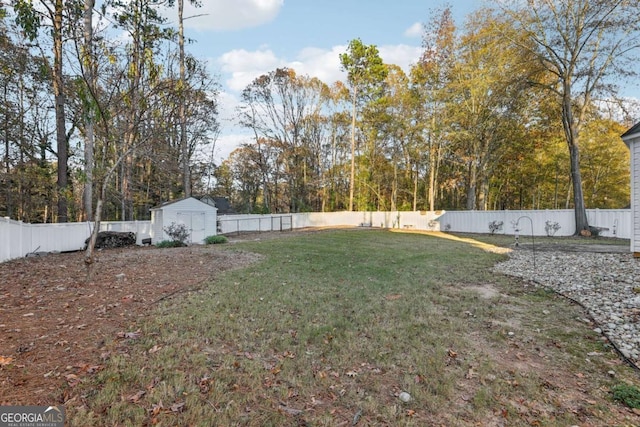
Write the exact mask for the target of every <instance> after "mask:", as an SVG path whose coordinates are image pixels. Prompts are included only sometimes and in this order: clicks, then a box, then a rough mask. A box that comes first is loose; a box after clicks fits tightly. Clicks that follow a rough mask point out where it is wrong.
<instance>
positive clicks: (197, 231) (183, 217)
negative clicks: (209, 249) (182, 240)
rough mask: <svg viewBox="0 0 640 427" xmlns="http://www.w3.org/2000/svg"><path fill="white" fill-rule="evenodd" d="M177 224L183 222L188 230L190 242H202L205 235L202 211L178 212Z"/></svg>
mask: <svg viewBox="0 0 640 427" xmlns="http://www.w3.org/2000/svg"><path fill="white" fill-rule="evenodd" d="M176 219H177V221H178V224H184V225H186V226H187V229H188V230H189V232H190V235H189V242H190V243H202V241H203V240H204V238H205V237H207V236H205V228H204V212H178V215H177V218H176Z"/></svg>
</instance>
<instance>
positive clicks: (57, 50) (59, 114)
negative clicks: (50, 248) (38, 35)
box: [53, 0, 68, 222]
mask: <svg viewBox="0 0 640 427" xmlns="http://www.w3.org/2000/svg"><path fill="white" fill-rule="evenodd" d="M62 12H63V3H62V0H56V2H55V10H54V16H53V94H54V103H55V111H56V143H57V151H58V182H57V188H58V222H67V216H68V207H67V159H68V154H67V132H66V129H65V113H64V103H65V99H64V83H63V80H62V19H63V14H62Z"/></svg>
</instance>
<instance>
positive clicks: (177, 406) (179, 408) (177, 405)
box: [169, 402, 186, 413]
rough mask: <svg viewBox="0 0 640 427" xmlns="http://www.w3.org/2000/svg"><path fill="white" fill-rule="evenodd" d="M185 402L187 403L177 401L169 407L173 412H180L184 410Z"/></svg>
mask: <svg viewBox="0 0 640 427" xmlns="http://www.w3.org/2000/svg"><path fill="white" fill-rule="evenodd" d="M185 403H186V402H176V403H174V404H173V405H171V406H170V407H169V409H170V410H171V412H176V413H178V412H182V411H184V405H185Z"/></svg>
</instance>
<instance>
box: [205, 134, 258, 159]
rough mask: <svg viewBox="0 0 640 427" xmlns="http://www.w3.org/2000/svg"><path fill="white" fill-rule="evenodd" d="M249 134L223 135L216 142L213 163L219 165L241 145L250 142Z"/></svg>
mask: <svg viewBox="0 0 640 427" xmlns="http://www.w3.org/2000/svg"><path fill="white" fill-rule="evenodd" d="M252 141H253V139H252V137H251V135H250V134H242V133H231V134H225V135H222V136H220V138H218V141H216V149H215V153H214V155H213V158H214V163H215V164H217V165H220V164H221V163H222V161H223V160H225V159H228V158H229V155H230V154H231V153H232V152H233V151H234V150H235V149H236V148H238V147H240V145H241V144H243V143H247V142H249V143H250V142H252Z"/></svg>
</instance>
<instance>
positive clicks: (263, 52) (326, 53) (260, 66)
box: [216, 44, 422, 92]
mask: <svg viewBox="0 0 640 427" xmlns="http://www.w3.org/2000/svg"><path fill="white" fill-rule="evenodd" d="M346 49H347V47H346V46H344V45H338V46H334V47H332V48H331V49H321V48H316V47H307V48H304V49H302V50H301V51H299V52H298V54H297V55H296V57H295V58H293V59H288V58H279V57H277V56H276V54H275V53H274V52H273V51H272V50H270V49H268V48H267V47H264V48H262V49H259V50H255V51H247V50H244V49H236V50H232V51H229V52H227V53H225V54H223V55H222V56H220V57H219V58H218V59H217V60H216V62H217V63H218V65H219V66H220V68H221V70H222V74H223V76H224V77H223V78H224V79H225V84H226V86H227V88H228V89H229V90H231V91H235V92H240V91H242V90H243V89H244V88H246V87H247V85H249V84H250V83H251V82H252V81H253V80H254V79H255V78H256V77H259V76H261V75H262V74H266V73H269V72H271V71H273V70H275V69H276V68H279V67H288V68H291V69H293V70H295V71H296V73H298V74H299V75H308V76H311V77H317V78H319V79H320V80H322V81H323V82H325V83H327V84H329V85H330V84H333V83H334V82H336V81H338V80H344V78H345V73H344V72H343V71H342V70H341V69H340V54H341V53H344V52H346ZM379 51H380V56H381V57H382V59H383V61H384V62H385V63H387V64H396V65H398V66H400V67H401V68H402V69H404V70H405V71H406V72H408V71H409V68H410V66H411V64H414V63H415V62H416V61H417V60H418V58H419V57H420V54H421V52H422V49H421V48H420V47H418V46H409V45H404V44H401V45H387V46H381V47H379Z"/></svg>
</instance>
